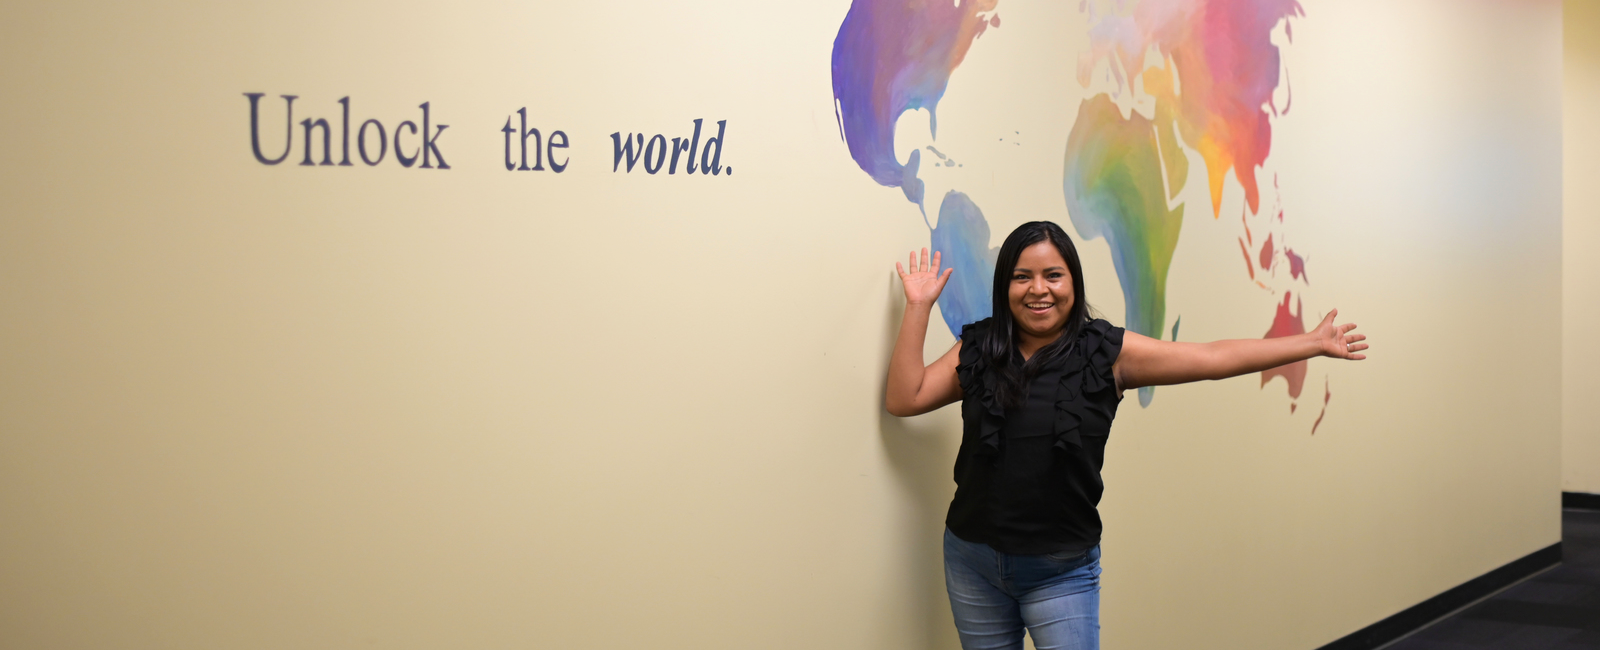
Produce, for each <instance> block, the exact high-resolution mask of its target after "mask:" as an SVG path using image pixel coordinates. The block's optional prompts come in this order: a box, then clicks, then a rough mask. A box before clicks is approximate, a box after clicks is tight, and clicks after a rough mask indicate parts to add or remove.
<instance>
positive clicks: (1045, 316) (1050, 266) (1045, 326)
mask: <svg viewBox="0 0 1600 650" xmlns="http://www.w3.org/2000/svg"><path fill="white" fill-rule="evenodd" d="M1074 299H1075V296H1074V295H1073V291H1072V272H1071V271H1069V270H1067V261H1066V260H1065V259H1063V258H1062V257H1061V251H1059V250H1057V249H1056V247H1055V245H1054V244H1051V243H1050V242H1049V241H1048V240H1046V241H1042V242H1039V243H1037V244H1034V245H1032V246H1029V247H1027V248H1024V249H1022V254H1021V255H1018V256H1017V266H1016V268H1015V269H1013V270H1012V271H1011V287H1010V303H1011V316H1012V318H1014V319H1015V320H1016V322H1017V327H1018V328H1019V329H1020V330H1021V331H1022V334H1025V335H1027V336H1029V337H1032V338H1034V339H1039V340H1041V342H1048V341H1049V340H1053V339H1054V338H1055V337H1056V336H1058V335H1059V334H1060V333H1061V330H1062V329H1064V328H1065V327H1066V325H1067V314H1068V313H1070V312H1071V311H1072V304H1073V301H1074ZM1024 347H1026V348H1029V349H1031V348H1032V347H1033V346H1031V345H1028V346H1024Z"/></svg>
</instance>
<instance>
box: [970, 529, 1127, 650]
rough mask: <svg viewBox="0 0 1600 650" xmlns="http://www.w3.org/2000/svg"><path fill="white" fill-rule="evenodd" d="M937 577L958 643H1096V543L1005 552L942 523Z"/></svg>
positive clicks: (981, 649)
mask: <svg viewBox="0 0 1600 650" xmlns="http://www.w3.org/2000/svg"><path fill="white" fill-rule="evenodd" d="M944 583H945V588H946V589H947V590H949V592H950V612H951V613H953V614H955V619H956V631H957V632H960V633H961V647H962V648H963V650H1022V630H1023V628H1024V627H1026V628H1027V629H1028V633H1029V634H1030V635H1032V636H1033V645H1034V647H1036V648H1038V649H1039V650H1099V648H1100V547H1098V546H1096V547H1094V548H1092V549H1089V550H1088V551H1087V552H1085V553H1080V554H1078V555H1075V556H1057V555H1010V554H1007V553H1001V552H1000V551H996V550H994V549H993V548H990V547H989V545H987V544H975V543H972V542H968V541H965V540H963V539H961V538H959V537H956V536H955V534H954V533H951V532H950V530H949V529H946V530H945V531H944Z"/></svg>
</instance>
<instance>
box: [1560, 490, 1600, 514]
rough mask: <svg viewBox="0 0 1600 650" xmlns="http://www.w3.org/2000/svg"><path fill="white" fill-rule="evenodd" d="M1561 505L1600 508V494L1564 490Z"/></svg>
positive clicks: (1581, 508) (1590, 508) (1578, 507)
mask: <svg viewBox="0 0 1600 650" xmlns="http://www.w3.org/2000/svg"><path fill="white" fill-rule="evenodd" d="M1561 507H1563V508H1573V509H1576V510H1600V494H1589V493H1588V492H1562V493H1561Z"/></svg>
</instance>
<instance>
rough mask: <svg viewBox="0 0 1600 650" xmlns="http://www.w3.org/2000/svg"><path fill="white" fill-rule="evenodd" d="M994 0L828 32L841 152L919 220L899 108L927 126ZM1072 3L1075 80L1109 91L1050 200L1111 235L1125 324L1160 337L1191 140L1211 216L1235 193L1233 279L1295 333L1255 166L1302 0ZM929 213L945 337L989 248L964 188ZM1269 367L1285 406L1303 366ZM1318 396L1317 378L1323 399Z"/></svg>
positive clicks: (1277, 223) (858, 14) (981, 288)
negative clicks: (947, 271)
mask: <svg viewBox="0 0 1600 650" xmlns="http://www.w3.org/2000/svg"><path fill="white" fill-rule="evenodd" d="M998 2H999V0H956V1H955V2H952V1H951V0H854V2H853V3H852V4H851V6H850V11H849V13H848V14H847V15H846V16H845V18H844V22H843V24H842V25H840V28H839V33H838V36H837V37H836V38H835V40H834V46H833V57H832V58H833V61H832V64H833V95H834V100H835V106H836V108H837V111H838V114H837V118H838V120H839V126H840V130H841V133H842V136H843V138H844V141H845V143H846V144H847V146H848V148H849V151H850V155H851V157H852V158H854V160H855V162H856V164H857V165H858V166H860V168H861V170H862V171H864V172H866V173H867V174H868V175H870V176H871V177H872V179H873V180H874V181H875V182H877V183H878V184H880V185H883V186H885V187H897V188H900V190H901V191H902V192H903V193H904V194H905V197H906V199H907V200H908V201H910V202H911V203H914V204H916V205H917V207H918V208H919V209H920V210H921V212H922V215H923V218H924V219H925V220H926V218H927V206H926V203H925V201H926V198H927V197H925V196H924V194H925V191H926V189H925V184H924V182H923V179H922V178H920V177H919V171H920V169H921V165H922V163H923V162H924V159H923V156H922V153H921V151H920V150H915V149H914V150H912V151H911V153H910V155H909V156H908V158H907V159H906V161H905V162H904V163H901V162H900V160H898V159H897V158H896V155H895V127H896V123H897V121H898V120H899V118H900V116H901V115H902V114H903V113H905V112H907V111H914V110H918V109H922V110H926V111H927V112H928V119H929V129H930V131H932V133H931V135H932V136H933V137H934V138H937V136H938V105H939V101H940V99H941V98H943V96H944V93H945V90H946V88H947V87H948V85H949V82H950V78H951V75H952V74H953V73H954V72H955V71H956V69H957V68H958V67H960V65H961V63H962V61H963V60H964V59H965V58H966V56H967V54H968V51H969V50H970V49H971V48H972V47H973V45H974V43H975V42H976V40H977V39H978V38H979V37H980V36H982V35H983V34H985V33H986V32H991V31H997V30H999V28H1000V25H1001V20H1000V16H999V13H998V11H997V5H998ZM1079 11H1080V12H1081V14H1083V15H1084V16H1085V17H1086V18H1087V25H1088V34H1087V35H1086V37H1087V42H1088V44H1089V46H1088V49H1087V51H1084V52H1082V53H1081V55H1080V58H1079V61H1078V68H1077V77H1078V78H1077V83H1079V84H1080V85H1081V86H1082V87H1083V88H1085V89H1089V88H1090V86H1091V83H1090V82H1091V75H1094V74H1096V73H1097V71H1100V70H1104V71H1105V74H1107V75H1110V76H1111V77H1112V78H1113V79H1114V83H1115V90H1114V91H1110V92H1101V93H1098V94H1093V95H1091V96H1089V97H1088V98H1086V99H1084V100H1083V101H1082V102H1081V104H1080V105H1079V106H1078V110H1077V115H1076V117H1075V121H1074V122H1073V123H1072V129H1071V132H1070V135H1069V136H1068V138H1067V142H1066V147H1065V151H1064V152H1063V163H1062V169H1061V188H1062V197H1063V200H1064V201H1065V205H1066V209H1067V212H1068V214H1069V216H1070V218H1071V221H1072V226H1073V228H1074V229H1075V230H1076V231H1077V234H1078V236H1080V237H1082V238H1083V239H1085V240H1092V239H1099V238H1104V239H1105V240H1106V242H1107V243H1108V244H1109V245H1110V249H1111V255H1112V260H1113V264H1114V266H1115V267H1116V273H1117V279H1118V281H1119V282H1120V284H1121V287H1122V293H1123V298H1124V303H1125V305H1126V314H1125V322H1124V325H1125V326H1126V327H1127V328H1128V329H1130V330H1133V331H1135V332H1138V333H1140V334H1143V335H1145V336H1150V337H1153V338H1168V336H1165V335H1166V333H1167V320H1166V319H1167V313H1166V304H1167V277H1168V271H1169V269H1170V267H1171V264H1172V259H1173V254H1174V251H1176V250H1177V247H1178V244H1179V236H1180V232H1181V230H1182V226H1183V214H1184V208H1185V205H1184V204H1183V203H1182V202H1181V201H1177V197H1178V195H1179V193H1180V192H1181V191H1182V190H1183V188H1184V187H1185V186H1186V184H1187V183H1188V180H1189V176H1190V173H1189V172H1190V170H1189V158H1188V152H1195V153H1197V154H1198V156H1199V158H1200V159H1201V160H1203V161H1204V164H1205V170H1204V171H1205V177H1206V181H1207V183H1208V187H1209V189H1210V197H1211V205H1210V206H1209V207H1210V208H1211V215H1212V217H1213V218H1214V219H1220V218H1221V216H1222V215H1221V210H1222V205H1223V200H1222V199H1223V189H1224V185H1225V184H1226V182H1227V180H1228V178H1229V177H1230V176H1231V177H1232V178H1233V179H1234V180H1235V181H1236V182H1237V183H1238V186H1239V187H1240V188H1241V189H1242V190H1243V193H1244V202H1245V207H1244V214H1243V215H1241V217H1240V224H1241V226H1242V228H1241V233H1240V236H1239V247H1240V250H1242V251H1243V252H1244V258H1245V272H1244V273H1242V274H1241V276H1240V277H1241V281H1248V282H1250V283H1252V284H1254V285H1257V286H1259V287H1260V288H1261V289H1262V290H1265V291H1269V292H1272V293H1273V294H1281V301H1278V303H1279V304H1278V307H1277V309H1276V310H1275V312H1274V313H1272V314H1264V315H1263V320H1264V321H1265V320H1267V319H1268V318H1270V321H1271V325H1270V326H1269V327H1268V328H1267V332H1266V336H1267V337H1273V336H1286V335H1292V334H1298V333H1301V332H1304V331H1305V326H1304V322H1303V320H1302V318H1301V314H1302V312H1301V311H1300V308H1299V304H1300V303H1299V301H1298V300H1297V299H1298V297H1299V296H1298V289H1291V288H1287V287H1285V286H1283V282H1275V284H1276V285H1278V286H1275V287H1274V286H1269V285H1268V283H1266V282H1264V280H1266V279H1268V278H1273V279H1276V280H1286V281H1287V282H1289V283H1291V284H1293V283H1301V284H1309V283H1310V280H1309V279H1308V277H1307V275H1306V262H1305V258H1304V257H1303V256H1302V255H1301V254H1300V253H1298V252H1296V251H1295V250H1294V249H1293V248H1289V247H1287V246H1285V245H1283V241H1284V237H1283V234H1282V233H1283V225H1282V224H1283V220H1284V215H1283V210H1282V209H1281V208H1279V207H1277V206H1274V207H1272V208H1270V209H1269V210H1267V211H1266V214H1262V212H1263V211H1262V205H1261V204H1262V198H1261V197H1262V192H1261V183H1262V181H1261V179H1260V178H1258V174H1259V172H1260V170H1261V167H1262V164H1263V162H1264V161H1266V160H1267V156H1268V155H1269V154H1270V152H1271V149H1272V123H1273V120H1274V119H1277V118H1279V117H1280V116H1282V115H1285V114H1287V112H1288V110H1289V101H1287V100H1285V101H1284V102H1283V105H1282V106H1279V105H1277V104H1276V103H1275V101H1274V96H1275V94H1276V93H1277V92H1278V90H1279V87H1280V83H1282V84H1284V85H1285V86H1284V90H1285V93H1284V94H1285V95H1286V96H1287V90H1288V88H1287V83H1288V81H1287V73H1286V71H1285V70H1284V68H1283V65H1282V62H1281V60H1280V57H1279V49H1278V46H1277V45H1275V44H1274V43H1273V33H1274V30H1276V29H1278V28H1279V27H1280V26H1281V27H1282V29H1283V32H1282V34H1283V36H1284V37H1285V38H1286V39H1288V40H1291V41H1292V38H1293V30H1292V21H1294V20H1297V19H1300V18H1301V17H1303V16H1304V10H1303V9H1302V7H1301V6H1300V4H1299V2H1296V1H1295V0H1228V1H1222V0H1135V1H1118V2H1095V1H1094V0H1083V1H1082V2H1081V4H1080V5H1079ZM1156 62H1159V63H1156ZM1136 81H1142V84H1137V83H1135V82H1136ZM1136 91H1138V92H1142V93H1143V94H1144V95H1145V96H1146V99H1153V105H1154V110H1153V113H1152V114H1148V115H1146V114H1141V113H1140V112H1139V111H1137V110H1134V111H1124V110H1123V109H1122V108H1119V106H1118V104H1117V102H1116V101H1115V100H1116V99H1117V98H1118V97H1120V96H1122V95H1123V94H1124V93H1134V92H1136ZM930 150H931V151H933V152H934V153H935V154H937V155H938V157H939V158H940V159H941V160H942V159H944V158H945V156H944V155H943V154H942V153H939V152H938V151H937V150H934V149H932V148H931V147H930ZM934 164H939V163H938V162H937V161H936V162H935V163H934ZM1276 182H1277V181H1276V178H1275V177H1274V178H1273V179H1272V183H1273V185H1274V186H1276ZM937 217H938V219H937V221H936V222H934V223H935V224H936V225H930V231H931V232H930V239H931V242H930V244H931V247H932V248H933V249H934V250H938V251H941V252H942V253H943V256H944V260H945V261H946V263H947V264H948V265H950V266H952V267H954V268H955V269H956V273H955V274H954V276H953V277H952V278H951V281H950V286H948V287H947V288H946V290H945V293H944V294H943V295H942V296H941V297H940V300H939V308H940V312H941V314H942V315H943V317H944V320H945V324H946V326H947V327H949V328H950V331H951V332H952V333H955V332H959V331H960V329H961V326H962V325H964V324H966V323H969V322H972V321H975V320H978V319H980V318H982V317H984V316H986V315H988V310H989V304H990V301H989V291H990V280H991V278H992V274H993V269H994V259H995V253H996V252H997V249H996V248H991V247H990V245H989V242H990V235H991V233H990V229H989V224H988V222H987V221H986V220H985V218H984V216H983V212H982V210H981V209H980V208H979V206H978V205H977V204H976V203H974V202H973V201H972V199H971V198H969V197H968V196H967V195H966V194H964V193H962V192H960V191H951V192H949V193H947V194H946V195H945V196H944V198H943V199H942V201H941V204H940V206H939V209H938V214H937ZM1253 223H1254V224H1255V225H1254V226H1252V224H1253ZM1274 233H1277V234H1278V243H1277V244H1275V243H1274V239H1273V234H1274ZM1258 234H1261V235H1263V236H1261V237H1259V241H1258V237H1257V235H1258ZM1280 273H1283V274H1287V276H1288V277H1287V278H1281V277H1279V275H1280ZM1275 300H1276V299H1275ZM1177 330H1178V320H1177V319H1174V320H1173V322H1172V325H1171V334H1170V338H1172V339H1174V340H1175V339H1176V338H1177V333H1178V332H1177ZM1275 377H1283V378H1284V380H1285V383H1286V384H1287V388H1288V392H1289V397H1290V400H1291V403H1290V410H1291V412H1293V410H1294V409H1295V408H1296V407H1297V400H1298V399H1299V397H1300V394H1301V392H1302V390H1303V388H1304V384H1305V379H1306V363H1305V362H1300V363H1298V364H1292V365H1290V366H1284V367H1281V368H1275V369H1272V370H1269V371H1267V372H1265V373H1262V385H1263V386H1266V385H1267V383H1268V382H1270V381H1271V380H1272V379H1273V378H1275ZM1330 396H1331V393H1329V392H1328V391H1327V387H1326V385H1325V386H1324V395H1323V406H1324V409H1325V408H1326V404H1327V400H1328V398H1329V397H1330ZM1153 398H1154V389H1153V388H1144V389H1140V391H1139V402H1140V404H1141V405H1144V406H1148V405H1149V404H1150V403H1151V400H1152V399H1153ZM1320 423H1321V417H1320V416H1319V418H1318V420H1317V425H1320ZM1317 425H1313V432H1315V426H1317Z"/></svg>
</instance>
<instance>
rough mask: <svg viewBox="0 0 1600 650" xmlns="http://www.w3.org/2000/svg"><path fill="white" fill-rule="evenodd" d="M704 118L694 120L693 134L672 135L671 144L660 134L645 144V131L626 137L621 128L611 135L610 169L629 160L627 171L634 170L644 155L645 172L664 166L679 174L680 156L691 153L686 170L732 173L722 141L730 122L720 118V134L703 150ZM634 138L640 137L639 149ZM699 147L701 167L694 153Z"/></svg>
mask: <svg viewBox="0 0 1600 650" xmlns="http://www.w3.org/2000/svg"><path fill="white" fill-rule="evenodd" d="M702 121H703V120H695V121H694V136H693V137H689V138H673V139H672V144H670V145H669V144H667V137H666V136H664V135H660V134H657V135H655V136H653V137H651V138H650V140H649V142H648V143H646V141H645V136H644V134H643V133H638V134H635V133H629V134H628V135H627V136H623V135H622V132H620V131H618V132H616V133H613V134H611V145H612V158H611V171H612V172H613V173H615V172H616V171H618V170H619V169H621V167H622V162H623V161H624V160H626V161H627V163H628V171H629V172H631V171H633V166H634V165H635V164H637V163H638V162H639V161H640V159H641V158H643V160H644V171H645V172H646V173H649V174H654V173H656V172H659V171H661V168H662V167H663V166H664V167H666V169H667V173H668V174H676V173H678V157H679V156H680V155H681V154H683V153H685V152H687V153H688V154H689V155H688V156H686V157H685V161H684V162H685V164H684V171H685V172H687V173H690V174H694V173H697V172H698V173H701V174H710V175H712V176H716V175H718V174H721V173H722V172H724V171H726V172H728V173H729V174H732V173H733V168H732V167H728V168H726V169H724V168H723V166H722V143H723V142H725V140H724V138H725V135H724V132H725V131H726V129H727V127H728V121H727V120H718V121H717V134H716V135H715V136H712V137H710V138H707V139H706V144H705V149H703V150H701V149H700V123H701V122H702ZM635 138H637V139H638V147H637V148H635V146H634V139H635ZM697 150H699V153H700V164H699V166H698V167H697V166H696V165H695V152H696V151H697ZM668 151H670V152H671V153H672V157H671V161H670V162H669V161H668V158H667V153H668Z"/></svg>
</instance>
